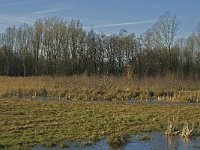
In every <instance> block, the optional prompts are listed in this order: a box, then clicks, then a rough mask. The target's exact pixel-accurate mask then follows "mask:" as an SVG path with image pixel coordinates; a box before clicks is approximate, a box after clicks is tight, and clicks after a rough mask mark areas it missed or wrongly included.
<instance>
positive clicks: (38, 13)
mask: <svg viewBox="0 0 200 150" xmlns="http://www.w3.org/2000/svg"><path fill="white" fill-rule="evenodd" d="M67 9H69V8H57V9H49V10H41V11H35V12H33V13H32V14H33V15H42V14H48V13H53V12H59V11H62V10H67Z"/></svg>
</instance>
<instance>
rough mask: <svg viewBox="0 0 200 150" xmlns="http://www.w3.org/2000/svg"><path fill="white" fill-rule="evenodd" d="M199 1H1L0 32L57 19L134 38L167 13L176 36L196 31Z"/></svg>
mask: <svg viewBox="0 0 200 150" xmlns="http://www.w3.org/2000/svg"><path fill="white" fill-rule="evenodd" d="M199 6H200V0H0V32H3V30H4V29H5V28H6V27H8V26H13V25H15V26H19V25H20V24H23V23H28V24H32V23H33V22H34V20H35V19H38V18H45V17H47V16H59V17H61V18H63V19H67V20H70V19H79V20H80V21H81V22H82V23H83V26H84V27H85V29H87V30H89V29H91V27H92V26H93V28H94V29H95V30H96V31H97V32H105V33H107V34H115V33H118V32H119V30H120V29H126V30H128V31H129V32H132V33H135V34H136V35H137V36H138V35H140V34H141V33H143V32H145V31H146V30H147V29H148V28H150V27H151V26H152V25H153V24H154V22H155V21H156V20H157V19H158V18H159V16H160V15H162V14H163V13H164V12H166V11H170V12H171V13H175V14H176V15H177V17H178V18H179V19H180V21H181V24H180V27H179V28H180V29H179V32H178V36H179V37H184V36H187V35H189V34H191V33H192V32H194V31H195V30H196V27H197V23H198V22H200V7H199Z"/></svg>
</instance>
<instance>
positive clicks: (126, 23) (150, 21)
mask: <svg viewBox="0 0 200 150" xmlns="http://www.w3.org/2000/svg"><path fill="white" fill-rule="evenodd" d="M154 22H156V20H147V21H135V22H124V23H116V24H103V25H94V26H85V27H84V28H103V27H115V26H124V25H137V24H148V23H154Z"/></svg>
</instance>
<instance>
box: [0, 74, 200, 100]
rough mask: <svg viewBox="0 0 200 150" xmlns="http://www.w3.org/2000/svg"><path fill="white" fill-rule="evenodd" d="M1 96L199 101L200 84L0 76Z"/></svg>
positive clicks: (175, 80) (172, 80)
mask: <svg viewBox="0 0 200 150" xmlns="http://www.w3.org/2000/svg"><path fill="white" fill-rule="evenodd" d="M0 83H1V84H0V97H1V98H5V97H24V96H26V97H27V96H28V97H34V98H35V97H39V96H50V97H60V98H64V99H68V100H110V101H126V100H131V99H134V100H146V99H148V100H149V99H157V100H160V101H195V102H196V101H200V81H198V80H197V81H195V80H189V79H180V78H177V77H174V76H166V77H162V78H161V77H156V78H143V79H141V80H139V79H132V80H128V79H125V78H122V77H87V76H73V77H26V78H23V77H0Z"/></svg>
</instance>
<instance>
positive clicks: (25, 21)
mask: <svg viewBox="0 0 200 150" xmlns="http://www.w3.org/2000/svg"><path fill="white" fill-rule="evenodd" d="M0 19H3V20H9V21H15V22H16V21H17V22H21V23H28V24H31V23H33V22H34V19H29V18H24V17H16V16H8V15H1V14H0Z"/></svg>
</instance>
